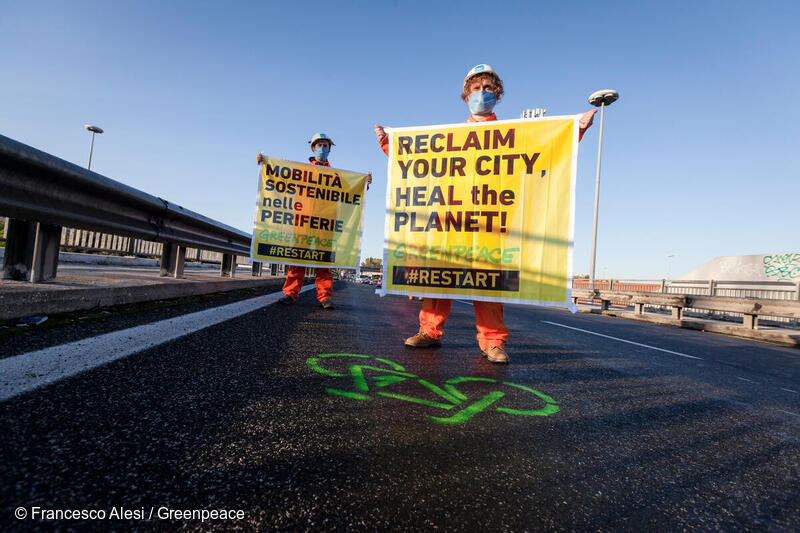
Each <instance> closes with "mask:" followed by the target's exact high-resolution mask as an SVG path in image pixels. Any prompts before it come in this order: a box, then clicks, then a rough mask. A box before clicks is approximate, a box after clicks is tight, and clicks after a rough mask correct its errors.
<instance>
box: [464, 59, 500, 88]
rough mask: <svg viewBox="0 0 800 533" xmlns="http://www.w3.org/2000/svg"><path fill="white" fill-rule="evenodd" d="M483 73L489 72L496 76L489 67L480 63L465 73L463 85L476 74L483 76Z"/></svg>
mask: <svg viewBox="0 0 800 533" xmlns="http://www.w3.org/2000/svg"><path fill="white" fill-rule="evenodd" d="M484 72H491V73H492V74H494V75H495V76H497V72H495V71H494V69H493V68H492V66H491V65H487V64H486V63H481V64H480V65H475V66H474V67H472V70H470V71H469V72H467V76H466V77H465V78H464V83H466V82H467V80H468V79H470V78H471V77H472V76H475V75H476V74H483V73H484Z"/></svg>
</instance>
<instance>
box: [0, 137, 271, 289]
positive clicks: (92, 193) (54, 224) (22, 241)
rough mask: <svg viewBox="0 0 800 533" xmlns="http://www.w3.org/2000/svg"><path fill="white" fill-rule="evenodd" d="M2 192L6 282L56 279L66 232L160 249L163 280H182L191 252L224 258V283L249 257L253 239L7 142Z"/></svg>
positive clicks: (2, 149)
mask: <svg viewBox="0 0 800 533" xmlns="http://www.w3.org/2000/svg"><path fill="white" fill-rule="evenodd" d="M0 191H2V194H0V214H1V215H3V216H6V217H9V218H8V223H7V226H6V228H5V233H6V243H5V245H6V246H5V254H4V257H3V274H2V277H3V278H4V279H22V280H30V281H32V282H36V281H44V280H48V279H53V278H55V276H56V272H57V268H58V252H59V248H60V246H61V244H62V242H61V241H62V234H63V233H64V232H63V227H68V228H75V229H79V230H89V231H92V232H101V233H106V234H110V235H115V236H120V237H127V238H132V239H140V240H141V241H148V242H153V243H160V245H161V250H160V257H161V275H162V276H170V275H171V276H175V277H182V276H183V266H184V262H185V258H186V252H187V249H188V248H195V249H200V250H206V251H212V252H217V253H220V254H221V267H220V274H221V275H222V276H233V275H234V272H235V265H236V257H237V256H249V253H250V235H249V234H247V233H244V232H242V231H239V230H237V229H235V228H232V227H230V226H227V225H225V224H223V223H221V222H217V221H216V220H212V219H210V218H207V217H205V216H203V215H200V214H198V213H195V212H193V211H190V210H188V209H184V208H183V207H181V206H179V205H177V204H174V203H172V202H169V201H167V200H164V199H162V198H158V197H156V196H152V195H150V194H147V193H145V192H142V191H139V190H137V189H134V188H133V187H129V186H127V185H125V184H123V183H120V182H118V181H115V180H112V179H110V178H107V177H105V176H101V175H100V174H97V173H95V172H91V171H89V170H87V169H85V168H82V167H79V166H77V165H74V164H72V163H69V162H67V161H64V160H63V159H59V158H57V157H55V156H53V155H50V154H47V153H45V152H42V151H40V150H37V149H35V148H32V147H30V146H27V145H25V144H22V143H20V142H17V141H14V140H13V139H9V138H7V137H4V136H2V135H0ZM260 273H261V263H256V262H254V263H253V275H260Z"/></svg>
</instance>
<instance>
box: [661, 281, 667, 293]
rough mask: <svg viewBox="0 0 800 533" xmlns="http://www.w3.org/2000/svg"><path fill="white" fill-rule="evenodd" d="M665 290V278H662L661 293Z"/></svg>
mask: <svg viewBox="0 0 800 533" xmlns="http://www.w3.org/2000/svg"><path fill="white" fill-rule="evenodd" d="M666 292H667V280H665V279H662V280H661V294H664V293H666Z"/></svg>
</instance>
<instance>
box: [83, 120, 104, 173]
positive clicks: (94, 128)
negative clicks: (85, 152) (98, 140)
mask: <svg viewBox="0 0 800 533" xmlns="http://www.w3.org/2000/svg"><path fill="white" fill-rule="evenodd" d="M84 128H86V129H87V130H89V131H91V132H92V144H91V145H90V146H89V170H92V152H94V135H95V134H96V133H103V128H101V127H99V126H92V125H91V124H86V125H85V126H84Z"/></svg>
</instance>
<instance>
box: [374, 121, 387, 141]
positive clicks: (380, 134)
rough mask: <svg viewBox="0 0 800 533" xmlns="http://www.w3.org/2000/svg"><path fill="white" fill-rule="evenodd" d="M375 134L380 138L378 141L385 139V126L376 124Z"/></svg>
mask: <svg viewBox="0 0 800 533" xmlns="http://www.w3.org/2000/svg"><path fill="white" fill-rule="evenodd" d="M375 136H376V137H377V138H378V142H382V141H383V139H384V138H385V137H386V130H385V129H383V126H378V125H377V124H375Z"/></svg>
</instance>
